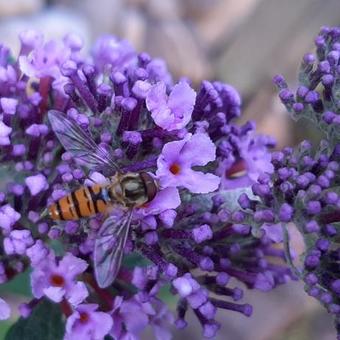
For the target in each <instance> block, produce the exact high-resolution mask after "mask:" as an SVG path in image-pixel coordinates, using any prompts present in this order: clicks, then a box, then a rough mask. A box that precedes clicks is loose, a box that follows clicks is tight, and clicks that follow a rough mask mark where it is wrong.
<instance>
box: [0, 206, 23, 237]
mask: <svg viewBox="0 0 340 340" xmlns="http://www.w3.org/2000/svg"><path fill="white" fill-rule="evenodd" d="M20 217H21V215H20V214H19V213H18V212H17V211H16V210H14V209H13V208H12V207H11V206H10V205H9V204H5V205H3V206H2V207H0V227H1V228H3V229H5V230H6V231H9V230H10V229H11V228H12V226H13V225H14V224H15V222H17V221H18V220H19V219H20Z"/></svg>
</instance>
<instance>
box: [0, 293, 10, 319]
mask: <svg viewBox="0 0 340 340" xmlns="http://www.w3.org/2000/svg"><path fill="white" fill-rule="evenodd" d="M10 314H11V308H10V307H9V305H8V303H7V302H6V301H5V300H3V299H1V298H0V320H6V319H8V318H9V317H10Z"/></svg>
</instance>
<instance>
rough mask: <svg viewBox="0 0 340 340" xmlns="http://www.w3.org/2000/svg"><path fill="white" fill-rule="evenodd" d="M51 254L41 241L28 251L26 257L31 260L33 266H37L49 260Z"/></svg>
mask: <svg viewBox="0 0 340 340" xmlns="http://www.w3.org/2000/svg"><path fill="white" fill-rule="evenodd" d="M49 252H50V250H49V248H47V246H45V245H44V243H43V242H42V241H41V240H37V241H36V242H35V243H34V244H33V245H32V246H31V247H30V248H28V249H27V250H26V255H27V256H28V257H29V259H30V260H31V263H32V265H33V266H37V265H38V263H39V262H41V261H42V260H45V259H46V258H48V255H49Z"/></svg>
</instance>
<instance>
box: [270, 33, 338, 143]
mask: <svg viewBox="0 0 340 340" xmlns="http://www.w3.org/2000/svg"><path fill="white" fill-rule="evenodd" d="M314 42H315V46H316V54H312V53H307V54H305V55H304V57H303V60H302V64H301V67H300V73H299V84H298V87H297V90H296V93H295V94H294V93H293V91H292V90H290V89H289V88H288V85H287V83H286V81H285V79H284V78H283V77H282V76H281V75H278V76H276V77H274V83H275V84H276V85H277V87H278V88H279V90H280V92H279V97H280V99H281V101H282V103H283V104H284V105H285V106H286V108H287V110H288V111H289V112H291V113H292V114H293V117H294V118H296V119H299V118H302V117H304V118H307V119H309V120H311V121H312V122H313V123H315V124H317V125H318V127H319V128H320V129H321V130H323V131H324V132H326V134H327V137H328V139H329V141H332V142H334V143H337V142H339V124H340V116H339V109H340V102H339V96H338V94H339V81H338V80H339V60H340V28H339V27H332V28H330V27H323V28H322V29H321V30H320V33H319V35H318V36H317V37H316V38H315V41H314ZM333 146H334V145H333Z"/></svg>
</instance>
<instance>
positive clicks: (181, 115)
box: [168, 82, 196, 130]
mask: <svg viewBox="0 0 340 340" xmlns="http://www.w3.org/2000/svg"><path fill="white" fill-rule="evenodd" d="M195 100H196V92H195V91H194V90H193V89H192V88H191V87H190V86H189V84H188V83H186V82H180V83H178V84H176V85H175V86H174V87H173V88H172V91H171V93H170V95H169V100H168V106H169V108H170V110H171V114H172V115H173V116H174V122H173V124H172V126H171V130H173V129H181V128H183V127H185V126H186V125H187V124H188V123H189V121H190V119H191V114H192V111H193V109H194V105H195Z"/></svg>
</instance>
